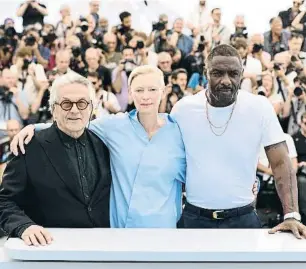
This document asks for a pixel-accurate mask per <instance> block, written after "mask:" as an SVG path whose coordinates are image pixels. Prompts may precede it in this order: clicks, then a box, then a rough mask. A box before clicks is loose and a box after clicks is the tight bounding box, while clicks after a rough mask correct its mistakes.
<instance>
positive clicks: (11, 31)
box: [5, 27, 17, 38]
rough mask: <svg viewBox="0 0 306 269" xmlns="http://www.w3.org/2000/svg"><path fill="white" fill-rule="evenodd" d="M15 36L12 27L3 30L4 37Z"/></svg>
mask: <svg viewBox="0 0 306 269" xmlns="http://www.w3.org/2000/svg"><path fill="white" fill-rule="evenodd" d="M16 34H17V32H16V30H15V28H14V27H8V28H7V29H6V30H5V35H6V36H7V37H9V38H13V37H14V36H15V35H16Z"/></svg>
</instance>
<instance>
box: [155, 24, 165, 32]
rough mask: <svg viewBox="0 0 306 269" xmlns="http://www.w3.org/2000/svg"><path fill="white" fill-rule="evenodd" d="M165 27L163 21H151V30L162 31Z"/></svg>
mask: <svg viewBox="0 0 306 269" xmlns="http://www.w3.org/2000/svg"><path fill="white" fill-rule="evenodd" d="M165 29H166V24H165V23H164V22H153V24H152V32H153V31H163V30H165Z"/></svg>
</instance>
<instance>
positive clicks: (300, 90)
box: [293, 86, 306, 97]
mask: <svg viewBox="0 0 306 269" xmlns="http://www.w3.org/2000/svg"><path fill="white" fill-rule="evenodd" d="M303 92H305V93H306V89H305V88H304V87H303V86H301V87H295V88H294V90H293V94H294V95H295V96H296V97H300V96H301V95H302V94H303Z"/></svg>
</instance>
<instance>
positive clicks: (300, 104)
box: [283, 76, 306, 135]
mask: <svg viewBox="0 0 306 269" xmlns="http://www.w3.org/2000/svg"><path fill="white" fill-rule="evenodd" d="M294 81H295V84H294V87H289V88H288V89H289V91H288V96H287V99H286V101H285V104H284V110H283V117H284V118H288V133H289V134H291V135H293V134H295V133H296V132H298V131H299V129H300V126H301V125H300V119H301V116H302V115H303V114H304V113H305V112H306V109H305V106H306V77H305V76H301V77H299V78H298V77H297V78H295V80H294Z"/></svg>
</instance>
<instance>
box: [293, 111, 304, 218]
mask: <svg viewBox="0 0 306 269" xmlns="http://www.w3.org/2000/svg"><path fill="white" fill-rule="evenodd" d="M300 126H301V129H300V130H299V131H298V132H297V133H295V134H294V135H293V140H294V143H295V147H296V151H297V159H298V172H297V182H298V194H299V209H300V214H301V217H302V223H303V224H305V223H306V112H304V113H303V114H302V115H301V117H300Z"/></svg>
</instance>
